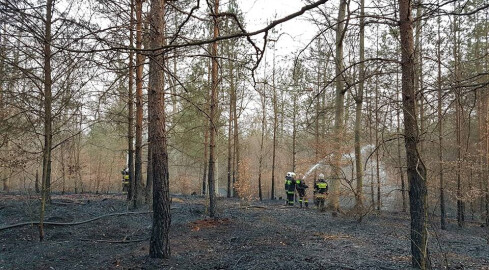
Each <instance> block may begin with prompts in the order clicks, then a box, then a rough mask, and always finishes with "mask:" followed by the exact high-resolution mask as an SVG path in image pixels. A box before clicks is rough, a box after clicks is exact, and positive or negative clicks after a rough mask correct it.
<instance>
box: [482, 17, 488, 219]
mask: <svg viewBox="0 0 489 270" xmlns="http://www.w3.org/2000/svg"><path fill="white" fill-rule="evenodd" d="M488 14H489V13H488V12H486V22H487V21H489V18H488ZM485 40H486V50H485V51H486V55H488V54H489V42H488V41H489V28H488V27H486V38H485ZM485 59H486V61H485V63H484V65H485V72H486V76H485V77H486V79H485V81H486V82H487V81H489V75H488V74H489V57H486V58H485ZM487 92H489V86H487V85H486V90H485V95H484V100H485V103H484V104H485V105H484V112H485V114H484V115H485V118H486V121H484V131H485V132H484V134H485V138H486V139H485V140H484V144H485V147H484V150H483V151H484V169H485V170H484V171H485V172H486V174H485V176H484V181H483V182H484V193H485V194H486V196H485V205H484V206H485V207H484V208H485V210H486V211H485V212H486V213H485V216H486V228H489V175H488V171H489V125H488V120H487V113H488V109H489V105H488V104H489V98H488V94H487Z"/></svg>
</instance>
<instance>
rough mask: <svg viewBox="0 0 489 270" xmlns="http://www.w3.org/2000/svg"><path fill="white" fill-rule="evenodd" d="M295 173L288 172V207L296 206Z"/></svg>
mask: <svg viewBox="0 0 489 270" xmlns="http://www.w3.org/2000/svg"><path fill="white" fill-rule="evenodd" d="M294 178H295V173H293V172H288V173H287V175H286V176H285V193H286V194H287V200H286V202H285V203H286V204H287V205H292V206H293V205H294V192H295V179H294Z"/></svg>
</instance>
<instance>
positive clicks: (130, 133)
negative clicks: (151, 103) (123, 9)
mask: <svg viewBox="0 0 489 270" xmlns="http://www.w3.org/2000/svg"><path fill="white" fill-rule="evenodd" d="M133 40H134V0H131V19H130V26H129V47H131V48H132V47H133V46H134V41H133ZM128 75H129V85H128V87H127V88H128V92H129V93H128V97H127V108H128V115H127V122H128V127H127V128H128V129H127V143H128V147H127V149H128V151H127V152H128V153H127V155H128V158H127V168H128V169H129V183H130V186H129V190H128V192H127V199H128V200H131V199H132V197H133V193H134V191H135V187H134V183H135V182H134V51H133V50H131V51H130V52H129V74H128Z"/></svg>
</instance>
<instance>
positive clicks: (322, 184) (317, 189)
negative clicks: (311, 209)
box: [314, 173, 328, 212]
mask: <svg viewBox="0 0 489 270" xmlns="http://www.w3.org/2000/svg"><path fill="white" fill-rule="evenodd" d="M314 193H315V201H316V202H317V207H318V208H319V210H320V211H321V212H323V211H324V210H326V209H325V207H324V203H325V201H326V195H328V183H326V180H324V174H322V173H321V174H319V180H318V182H316V184H315V185H314Z"/></svg>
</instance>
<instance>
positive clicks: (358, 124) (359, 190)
mask: <svg viewBox="0 0 489 270" xmlns="http://www.w3.org/2000/svg"><path fill="white" fill-rule="evenodd" d="M364 16H365V0H360V66H359V69H360V76H359V78H358V80H359V83H358V92H357V95H356V97H355V105H356V106H355V131H354V133H355V135H354V136H355V171H356V178H357V186H356V194H355V195H356V196H355V207H357V208H362V207H363V166H362V145H361V134H362V110H363V88H364V82H365V63H364V61H365V18H364Z"/></svg>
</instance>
